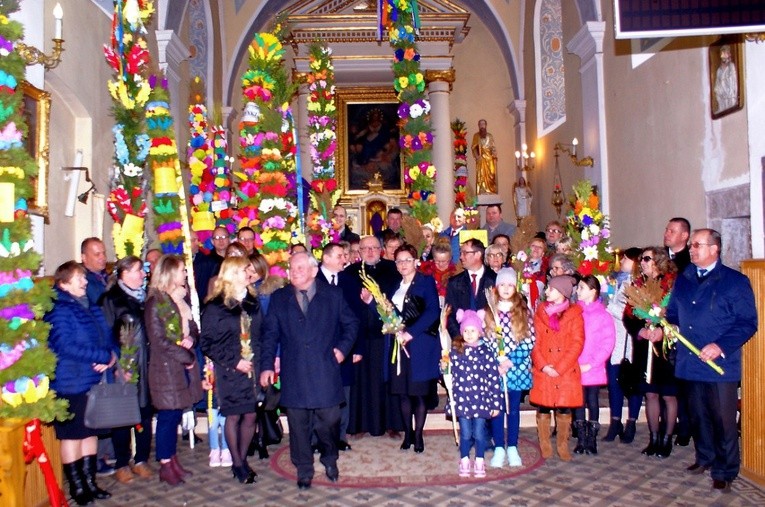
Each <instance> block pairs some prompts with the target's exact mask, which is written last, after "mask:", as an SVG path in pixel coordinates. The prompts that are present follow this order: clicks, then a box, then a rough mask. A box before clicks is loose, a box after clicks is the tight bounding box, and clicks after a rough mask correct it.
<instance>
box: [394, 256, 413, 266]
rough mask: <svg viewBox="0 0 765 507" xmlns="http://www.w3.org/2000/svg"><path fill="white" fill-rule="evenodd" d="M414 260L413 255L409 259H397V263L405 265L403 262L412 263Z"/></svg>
mask: <svg viewBox="0 0 765 507" xmlns="http://www.w3.org/2000/svg"><path fill="white" fill-rule="evenodd" d="M413 262H414V259H412V258H411V257H410V258H408V259H396V265H397V266H398V265H403V264H411V263H413Z"/></svg>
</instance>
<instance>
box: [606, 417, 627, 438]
mask: <svg viewBox="0 0 765 507" xmlns="http://www.w3.org/2000/svg"><path fill="white" fill-rule="evenodd" d="M623 432H624V425H623V424H622V422H621V421H620V420H619V419H613V418H612V419H611V423H610V424H609V425H608V432H607V433H606V436H605V437H603V441H604V442H613V441H614V440H616V437H620V438H621V437H622V434H623Z"/></svg>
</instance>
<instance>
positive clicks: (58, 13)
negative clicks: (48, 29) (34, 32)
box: [53, 3, 64, 39]
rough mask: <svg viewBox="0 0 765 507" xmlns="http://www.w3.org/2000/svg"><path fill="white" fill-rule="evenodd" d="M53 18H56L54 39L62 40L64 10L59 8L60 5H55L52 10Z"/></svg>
mask: <svg viewBox="0 0 765 507" xmlns="http://www.w3.org/2000/svg"><path fill="white" fill-rule="evenodd" d="M53 17H54V18H56V31H55V35H54V37H53V38H54V39H62V38H63V35H64V9H62V8H61V4H59V3H57V4H56V7H54V8H53Z"/></svg>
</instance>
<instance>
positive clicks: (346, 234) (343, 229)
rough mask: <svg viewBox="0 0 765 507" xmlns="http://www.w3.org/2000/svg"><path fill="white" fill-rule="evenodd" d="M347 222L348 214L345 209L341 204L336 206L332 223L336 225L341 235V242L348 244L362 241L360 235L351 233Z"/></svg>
mask: <svg viewBox="0 0 765 507" xmlns="http://www.w3.org/2000/svg"><path fill="white" fill-rule="evenodd" d="M347 220H348V212H347V211H345V208H343V207H342V206H340V205H339V204H338V205H337V206H335V208H334V209H333V210H332V221H333V222H334V224H335V228H336V229H337V233H338V234H340V241H347V242H348V243H353V242H354V241H359V240H360V239H361V238H360V237H359V235H358V234H356V233H355V232H353V231H351V230H350V229H349V228H348V227H347V226H346V225H345V223H346V221H347Z"/></svg>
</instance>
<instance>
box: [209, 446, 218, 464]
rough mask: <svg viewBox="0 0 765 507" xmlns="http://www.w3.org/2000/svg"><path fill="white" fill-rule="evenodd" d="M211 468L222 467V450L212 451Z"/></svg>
mask: <svg viewBox="0 0 765 507" xmlns="http://www.w3.org/2000/svg"><path fill="white" fill-rule="evenodd" d="M210 466H211V467H219V466H220V449H212V450H211V451H210Z"/></svg>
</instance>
